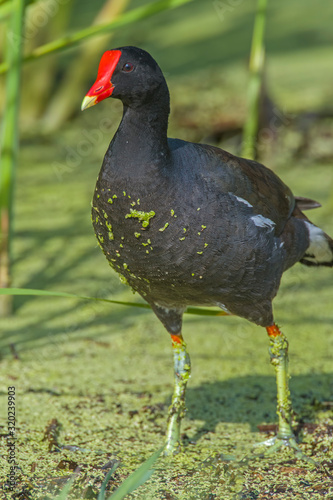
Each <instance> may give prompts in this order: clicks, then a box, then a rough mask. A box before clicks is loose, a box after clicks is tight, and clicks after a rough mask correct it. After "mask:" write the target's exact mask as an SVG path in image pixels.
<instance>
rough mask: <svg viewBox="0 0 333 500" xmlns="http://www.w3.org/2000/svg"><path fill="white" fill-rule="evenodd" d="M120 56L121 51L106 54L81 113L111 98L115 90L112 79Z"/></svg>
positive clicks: (111, 51) (103, 56)
mask: <svg viewBox="0 0 333 500" xmlns="http://www.w3.org/2000/svg"><path fill="white" fill-rule="evenodd" d="M120 56H121V51H120V50H107V51H106V52H104V54H103V55H102V59H101V61H100V63H99V67H98V72H97V78H96V81H95V83H94V85H93V86H92V87H91V89H90V90H89V92H88V93H87V94H86V96H85V98H84V99H83V101H82V105H81V111H83V110H84V109H87V108H90V106H94V105H95V104H97V103H98V102H101V101H103V99H106V98H107V97H110V95H111V94H112V92H113V89H114V85H113V84H112V82H111V78H112V75H113V72H114V70H115V68H116V66H117V64H118V61H119V59H120Z"/></svg>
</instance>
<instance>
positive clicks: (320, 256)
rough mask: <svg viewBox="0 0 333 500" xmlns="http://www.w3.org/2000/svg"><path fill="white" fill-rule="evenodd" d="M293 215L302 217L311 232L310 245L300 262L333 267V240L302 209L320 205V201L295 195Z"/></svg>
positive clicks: (308, 264) (307, 264)
mask: <svg viewBox="0 0 333 500" xmlns="http://www.w3.org/2000/svg"><path fill="white" fill-rule="evenodd" d="M295 201H296V206H295V209H294V212H293V215H294V216H295V217H297V218H298V219H302V220H303V221H304V224H305V225H306V228H307V230H308V232H309V246H308V248H307V250H306V252H305V254H304V255H303V257H302V258H301V260H300V262H301V263H302V264H305V265H306V266H328V267H333V240H332V238H330V236H328V234H326V233H325V232H324V231H323V230H322V229H320V228H319V227H318V226H315V225H314V224H313V223H312V222H311V221H310V220H309V219H308V218H307V216H306V215H305V214H303V212H302V210H310V209H312V208H317V207H320V206H321V205H320V203H318V202H317V201H314V200H310V199H309V198H302V197H295Z"/></svg>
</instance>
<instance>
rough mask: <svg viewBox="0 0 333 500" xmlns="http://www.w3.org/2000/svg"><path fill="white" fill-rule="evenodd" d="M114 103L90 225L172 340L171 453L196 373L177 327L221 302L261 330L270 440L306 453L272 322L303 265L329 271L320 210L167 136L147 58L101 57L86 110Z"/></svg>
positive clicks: (284, 347) (330, 244)
mask: <svg viewBox="0 0 333 500" xmlns="http://www.w3.org/2000/svg"><path fill="white" fill-rule="evenodd" d="M110 96H111V97H115V98H116V99H120V100H121V101H122V103H123V117H122V121H121V123H120V125H119V128H118V130H117V132H116V134H115V136H114V137H113V139H112V141H111V143H110V146H109V148H108V150H107V152H106V155H105V157H104V161H103V165H102V168H101V171H100V174H99V177H98V180H97V184H96V189H95V194H94V198H93V207H92V220H93V225H94V229H95V233H96V236H97V239H98V242H99V245H100V247H101V249H102V250H103V252H104V254H105V256H106V258H107V260H108V261H109V264H110V265H111V267H112V268H113V269H114V270H115V271H116V272H118V273H119V274H121V275H122V276H123V277H124V278H125V279H126V281H127V283H128V284H129V285H130V286H131V287H132V289H133V290H135V291H137V292H138V293H139V294H140V295H141V296H142V297H143V298H144V299H145V300H146V301H147V302H148V304H150V306H151V307H152V309H153V311H154V312H155V314H156V316H157V317H158V318H159V319H160V321H161V322H162V323H163V325H164V326H165V328H166V329H167V331H168V332H169V333H170V335H171V340H172V347H173V352H174V371H175V387H174V394H173V398H172V403H171V407H170V409H169V420H168V428H167V438H166V447H165V450H166V453H171V452H173V451H176V450H177V449H178V448H179V446H180V422H181V418H182V417H183V414H184V411H185V389H186V384H187V381H188V379H189V377H190V358H189V355H188V352H187V350H186V344H185V342H184V340H183V337H182V333H181V329H182V316H183V313H184V311H185V309H186V307H187V306H189V305H199V306H203V305H204V306H219V307H220V308H221V309H222V310H223V311H224V312H225V313H227V314H236V315H238V316H241V317H243V318H246V319H248V320H249V321H252V322H254V323H256V324H257V325H260V326H263V327H265V328H266V330H267V333H268V335H269V339H270V359H271V363H272V364H273V366H274V368H275V371H276V377H277V400H278V403H277V412H278V417H279V430H278V434H277V436H276V437H275V438H274V439H273V440H271V441H270V443H269V444H271V445H273V448H272V449H273V450H274V449H278V448H280V447H281V446H282V445H286V446H289V447H291V448H294V449H295V450H296V452H298V453H300V448H299V446H298V444H297V442H296V439H295V436H294V434H293V431H292V427H291V401H290V395H289V388H288V372H287V363H288V355H287V352H288V342H287V339H286V337H285V336H284V335H283V333H282V332H281V331H280V329H279V328H278V326H277V325H276V324H275V323H274V320H273V313H272V300H273V298H274V297H275V295H276V293H277V291H278V288H279V284H280V280H281V276H282V273H283V272H284V271H285V270H286V269H288V268H289V267H291V266H292V265H294V264H295V263H296V262H301V263H302V264H307V265H311V266H318V265H324V266H332V265H333V240H332V239H331V238H330V237H329V236H328V235H327V234H325V233H324V232H323V231H322V230H321V229H319V228H318V227H317V226H315V225H314V224H312V223H311V222H310V221H309V219H308V218H307V217H306V216H305V215H304V214H303V213H302V211H301V210H305V209H310V208H315V207H317V206H320V205H319V204H318V203H316V202H314V201H312V200H308V199H305V198H297V197H294V196H293V194H292V192H291V191H290V189H289V188H288V187H287V186H286V185H285V184H284V183H283V182H282V181H281V180H280V179H279V178H278V177H277V176H276V175H275V174H274V173H273V172H272V171H271V170H269V169H267V168H266V167H264V166H263V165H261V164H260V163H257V162H255V161H252V160H246V159H244V158H238V157H236V156H233V155H232V154H230V153H227V152H226V151H223V150H221V149H219V148H216V147H213V146H209V145H206V144H193V143H190V142H186V141H182V140H179V139H168V138H167V128H168V115H169V91H168V87H167V84H166V81H165V79H164V76H163V74H162V71H161V69H160V68H159V66H158V65H157V63H156V62H155V60H154V59H153V58H152V57H151V56H150V55H149V54H148V53H147V52H145V51H144V50H142V49H139V48H136V47H121V48H118V49H114V50H108V51H107V52H105V53H104V54H103V56H102V59H101V61H100V65H99V68H98V74H97V80H96V82H95V83H94V85H93V86H92V87H91V89H90V90H89V92H88V93H87V95H86V96H85V98H84V100H83V103H82V110H83V109H86V108H88V107H90V106H93V105H94V104H97V103H98V102H100V101H102V100H103V99H105V98H107V97H110Z"/></svg>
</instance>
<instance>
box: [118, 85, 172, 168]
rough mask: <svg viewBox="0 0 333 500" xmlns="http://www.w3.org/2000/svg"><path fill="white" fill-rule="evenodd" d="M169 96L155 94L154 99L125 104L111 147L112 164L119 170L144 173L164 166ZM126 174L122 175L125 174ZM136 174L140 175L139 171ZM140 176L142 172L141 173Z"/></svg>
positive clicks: (167, 151) (166, 147) (164, 93)
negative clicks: (119, 167)
mask: <svg viewBox="0 0 333 500" xmlns="http://www.w3.org/2000/svg"><path fill="white" fill-rule="evenodd" d="M168 115H169V93H168V92H167V93H166V92H165V89H164V92H163V93H162V92H157V93H156V94H155V95H154V99H153V100H149V101H148V102H145V103H142V104H137V105H127V104H125V103H124V109H123V117H122V120H121V123H120V125H119V128H118V130H117V132H116V134H115V136H114V138H113V140H112V142H111V144H110V154H111V156H112V159H113V160H114V161H112V164H113V165H114V166H115V168H117V164H118V161H119V160H121V161H120V162H119V164H120V163H121V168H122V169H124V168H125V169H128V170H132V171H133V170H135V171H138V169H139V170H140V169H142V168H144V169H147V171H149V170H151V169H154V168H159V166H160V165H162V166H163V165H164V166H165V165H166V163H167V162H168V158H169V156H170V150H169V147H168V140H167V129H168ZM124 173H125V172H124ZM138 173H139V172H138ZM141 173H142V172H141Z"/></svg>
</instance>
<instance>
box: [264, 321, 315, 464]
mask: <svg viewBox="0 0 333 500" xmlns="http://www.w3.org/2000/svg"><path fill="white" fill-rule="evenodd" d="M266 330H267V333H268V336H269V340H270V346H269V354H270V358H271V364H272V365H273V366H274V368H275V374H276V385H277V415H278V418H279V427H278V433H277V436H275V437H274V438H271V439H268V440H267V441H265V442H264V443H262V444H265V445H267V446H270V448H269V450H268V451H267V452H266V453H268V454H271V453H274V452H275V451H277V450H278V449H280V448H281V447H282V446H287V447H289V448H292V449H293V450H294V451H295V454H296V456H298V457H299V458H303V459H305V460H307V461H309V462H311V463H314V462H313V460H312V459H310V458H309V457H307V456H306V455H304V453H303V452H302V451H301V449H300V447H299V446H298V444H297V442H296V438H295V435H294V433H293V430H292V427H291V422H292V406H291V399H290V390H289V373H288V341H287V339H286V337H285V336H284V335H283V333H282V332H281V331H280V329H279V328H278V326H276V325H272V326H268V327H267V328H266Z"/></svg>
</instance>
